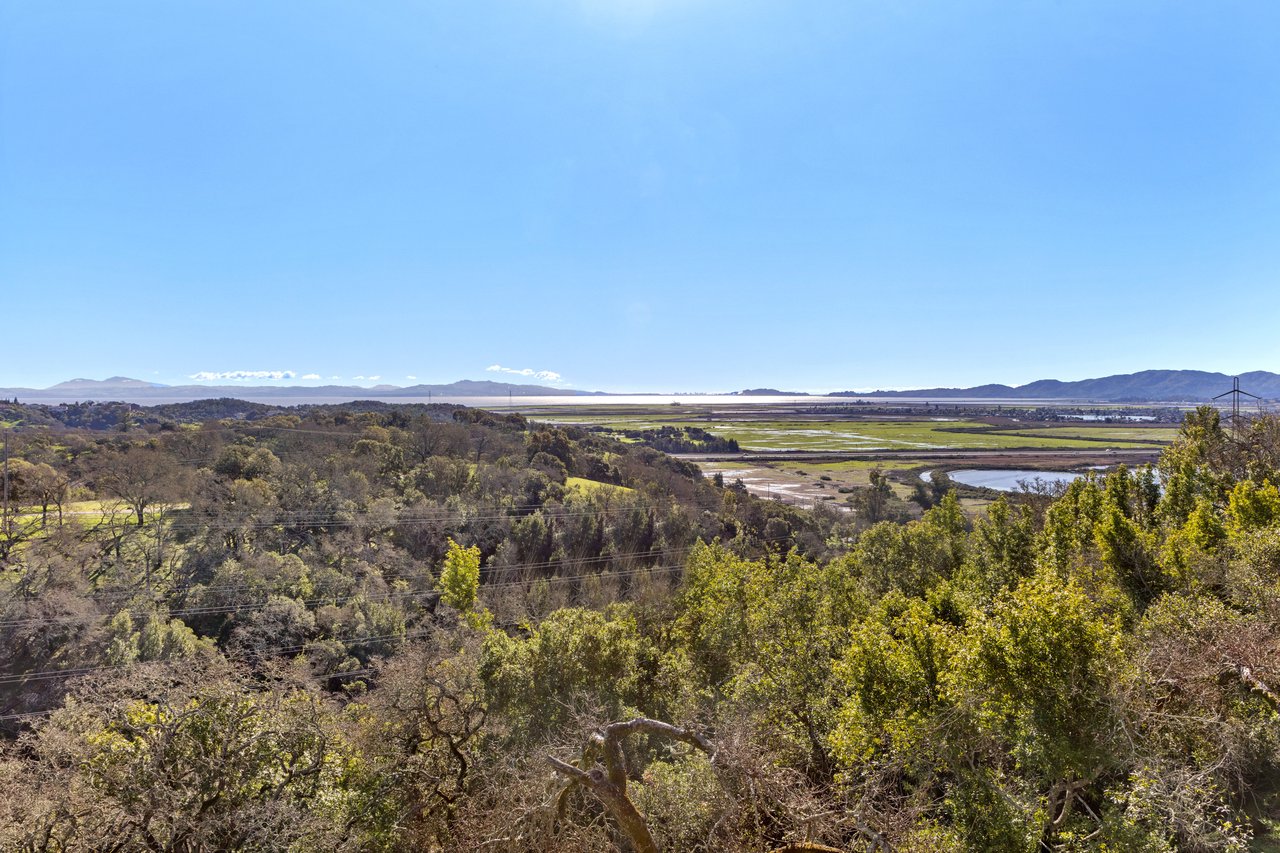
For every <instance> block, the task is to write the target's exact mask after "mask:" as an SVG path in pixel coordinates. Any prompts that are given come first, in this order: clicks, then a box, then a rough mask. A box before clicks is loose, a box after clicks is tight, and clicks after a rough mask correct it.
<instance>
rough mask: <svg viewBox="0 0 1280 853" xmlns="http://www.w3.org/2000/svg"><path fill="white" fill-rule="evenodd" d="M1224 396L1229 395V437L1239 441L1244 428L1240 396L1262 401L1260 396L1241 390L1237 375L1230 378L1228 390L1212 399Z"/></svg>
mask: <svg viewBox="0 0 1280 853" xmlns="http://www.w3.org/2000/svg"><path fill="white" fill-rule="evenodd" d="M1226 396H1230V397H1231V415H1230V418H1231V437H1232V438H1233V439H1235V440H1236V441H1239V440H1240V433H1241V432H1242V431H1243V429H1244V421H1243V419H1242V416H1241V414H1240V398H1241V397H1252V398H1253V399H1255V400H1257V401H1258V402H1259V403H1261V402H1262V398H1261V397H1259V396H1258V395H1257V394H1250V393H1249V392H1248V391H1243V390H1241V388H1240V377H1239V376H1237V377H1235V378H1234V379H1232V380H1231V390H1230V391H1224V392H1222V393H1221V394H1219V395H1218V396H1216V397H1214V398H1213V399H1215V400H1221V399H1222V398H1223V397H1226Z"/></svg>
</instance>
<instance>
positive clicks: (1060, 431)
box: [1002, 426, 1178, 442]
mask: <svg viewBox="0 0 1280 853" xmlns="http://www.w3.org/2000/svg"><path fill="white" fill-rule="evenodd" d="M1002 432H1010V433H1013V434H1015V435H1034V436H1045V437H1052V438H1092V439H1101V440H1108V441H1110V440H1117V441H1139V442H1152V441H1163V442H1168V441H1173V440H1174V439H1175V438H1177V436H1178V430H1177V429H1176V428H1175V427H1127V426H1122V427H1096V426H1078V427H1077V426H1055V427H1044V428H1043V429H1020V430H1002Z"/></svg>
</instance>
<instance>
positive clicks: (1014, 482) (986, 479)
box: [928, 468, 1084, 492]
mask: <svg viewBox="0 0 1280 853" xmlns="http://www.w3.org/2000/svg"><path fill="white" fill-rule="evenodd" d="M928 474H929V478H930V479H932V478H933V472H932V471H929V472H928ZM947 476H948V477H950V478H951V479H952V480H954V481H955V482H957V483H962V484H964V485H966V486H974V487H976V488H982V489H997V490H999V491H1001V492H1015V491H1017V490H1018V489H1019V488H1020V486H1019V483H1020V482H1026V483H1028V484H1031V483H1034V482H1035V481H1036V480H1040V482H1042V483H1045V484H1049V485H1054V484H1057V483H1063V484H1066V483H1070V482H1071V481H1073V480H1078V479H1080V478H1081V477H1083V476H1084V475H1083V474H1077V473H1075V472H1073V471H1027V470H1008V469H1004V470H996V469H993V468H962V469H960V470H958V471H948V472H947Z"/></svg>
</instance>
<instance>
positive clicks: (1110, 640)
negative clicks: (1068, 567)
mask: <svg viewBox="0 0 1280 853" xmlns="http://www.w3.org/2000/svg"><path fill="white" fill-rule="evenodd" d="M1121 642H1122V634H1121V632H1120V629H1119V627H1118V626H1117V625H1115V624H1114V622H1112V621H1111V620H1108V619H1107V618H1106V617H1105V616H1104V615H1103V614H1102V613H1101V612H1099V610H1098V607H1097V606H1096V605H1095V604H1094V603H1093V602H1091V601H1090V600H1089V598H1088V597H1087V596H1086V595H1085V594H1084V592H1083V591H1082V590H1081V589H1080V588H1079V587H1077V586H1075V585H1074V584H1072V583H1069V582H1068V583H1065V584H1064V583H1063V582H1062V581H1061V580H1059V579H1058V578H1057V577H1056V576H1055V575H1053V574H1050V573H1044V572H1042V573H1039V574H1037V575H1034V576H1033V577H1031V578H1028V579H1027V580H1026V581H1024V582H1023V583H1022V584H1020V585H1019V586H1018V588H1017V589H1015V590H1014V591H1013V592H1012V593H1011V594H1010V595H1009V596H1007V597H1006V598H1004V599H1003V600H1001V601H1000V602H999V603H997V605H996V607H995V608H994V610H993V613H992V615H991V616H989V617H986V618H984V619H983V620H981V621H980V622H978V623H976V624H975V625H974V628H973V631H972V636H971V639H970V641H969V642H968V643H967V644H966V647H965V652H964V655H963V657H962V658H961V662H960V666H959V667H958V668H957V669H956V671H955V673H954V674H955V676H956V678H955V681H954V682H953V689H954V690H957V691H960V692H963V693H965V694H967V695H968V696H971V697H974V699H975V700H976V701H977V703H978V705H977V710H978V719H979V722H980V725H981V726H982V727H983V728H984V729H986V730H988V731H990V732H991V733H992V734H993V735H995V736H997V737H999V738H1001V739H1002V740H1003V741H1004V742H1005V743H1006V744H1007V747H1008V750H1009V754H1010V755H1012V756H1013V758H1014V760H1015V761H1016V763H1017V765H1018V766H1019V767H1020V768H1022V769H1024V770H1025V771H1026V772H1029V773H1032V774H1035V775H1036V776H1038V777H1040V778H1043V779H1047V780H1060V779H1093V778H1096V777H1097V775H1098V774H1099V773H1101V772H1102V771H1103V770H1105V769H1107V768H1108V767H1109V766H1110V765H1111V764H1112V763H1113V761H1115V760H1116V758H1117V756H1116V754H1115V752H1114V749H1115V745H1114V744H1113V743H1112V741H1111V739H1112V738H1113V737H1114V736H1115V734H1116V726H1117V723H1116V719H1115V715H1114V711H1113V705H1112V703H1111V695H1112V693H1113V691H1114V688H1115V684H1116V682H1117V679H1118V678H1119V677H1120V675H1121V673H1122V671H1123V666H1124V656H1123V653H1122V648H1121Z"/></svg>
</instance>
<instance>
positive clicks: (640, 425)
mask: <svg viewBox="0 0 1280 853" xmlns="http://www.w3.org/2000/svg"><path fill="white" fill-rule="evenodd" d="M547 420H548V422H560V423H576V424H581V425H584V426H603V427H606V428H610V429H617V430H624V429H633V430H643V429H657V428H658V427H662V426H675V427H690V426H692V427H700V428H702V429H705V430H707V431H708V432H711V433H713V434H715V435H718V436H721V437H724V438H732V439H735V440H736V441H737V442H738V444H739V446H740V447H742V449H743V450H757V451H784V450H803V451H811V452H823V451H832V452H840V451H855V450H944V449H957V450H964V449H973V450H1011V449H1015V448H1016V449H1022V448H1027V449H1041V450H1049V449H1055V450H1056V449H1062V450H1071V449H1077V450H1097V449H1098V447H1099V442H1098V441H1097V440H1094V439H1099V438H1102V439H1111V440H1113V441H1114V442H1115V444H1117V445H1118V446H1123V447H1128V448H1157V447H1159V446H1160V444H1159V441H1160V439H1162V438H1165V434H1167V433H1168V432H1169V431H1165V430H1161V431H1160V433H1161V435H1160V436H1159V437H1158V438H1157V437H1156V436H1151V435H1143V434H1142V433H1144V432H1154V430H1143V429H1141V428H1134V429H1127V428H1121V429H1115V430H1112V429H1109V428H1106V427H1053V428H1048V429H1043V430H1041V429H1035V430H1009V429H1007V428H996V427H992V426H991V425H989V424H987V423H983V422H981V421H969V420H942V419H924V418H922V419H919V420H864V421H857V420H845V421H836V420H808V419H798V418H797V419H795V420H756V419H754V418H752V419H746V418H742V419H738V418H734V417H732V416H729V417H723V418H721V417H717V416H716V415H715V414H708V415H706V416H705V417H703V418H688V417H687V414H686V417H684V418H679V419H677V418H674V417H662V416H660V415H654V414H650V415H648V416H641V415H639V414H619V415H613V416H608V415H591V416H583V417H573V416H572V415H570V416H563V415H562V416H561V417H559V418H548V419H547ZM1120 433H1123V435H1121V434H1120ZM1144 439H1152V440H1144Z"/></svg>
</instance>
